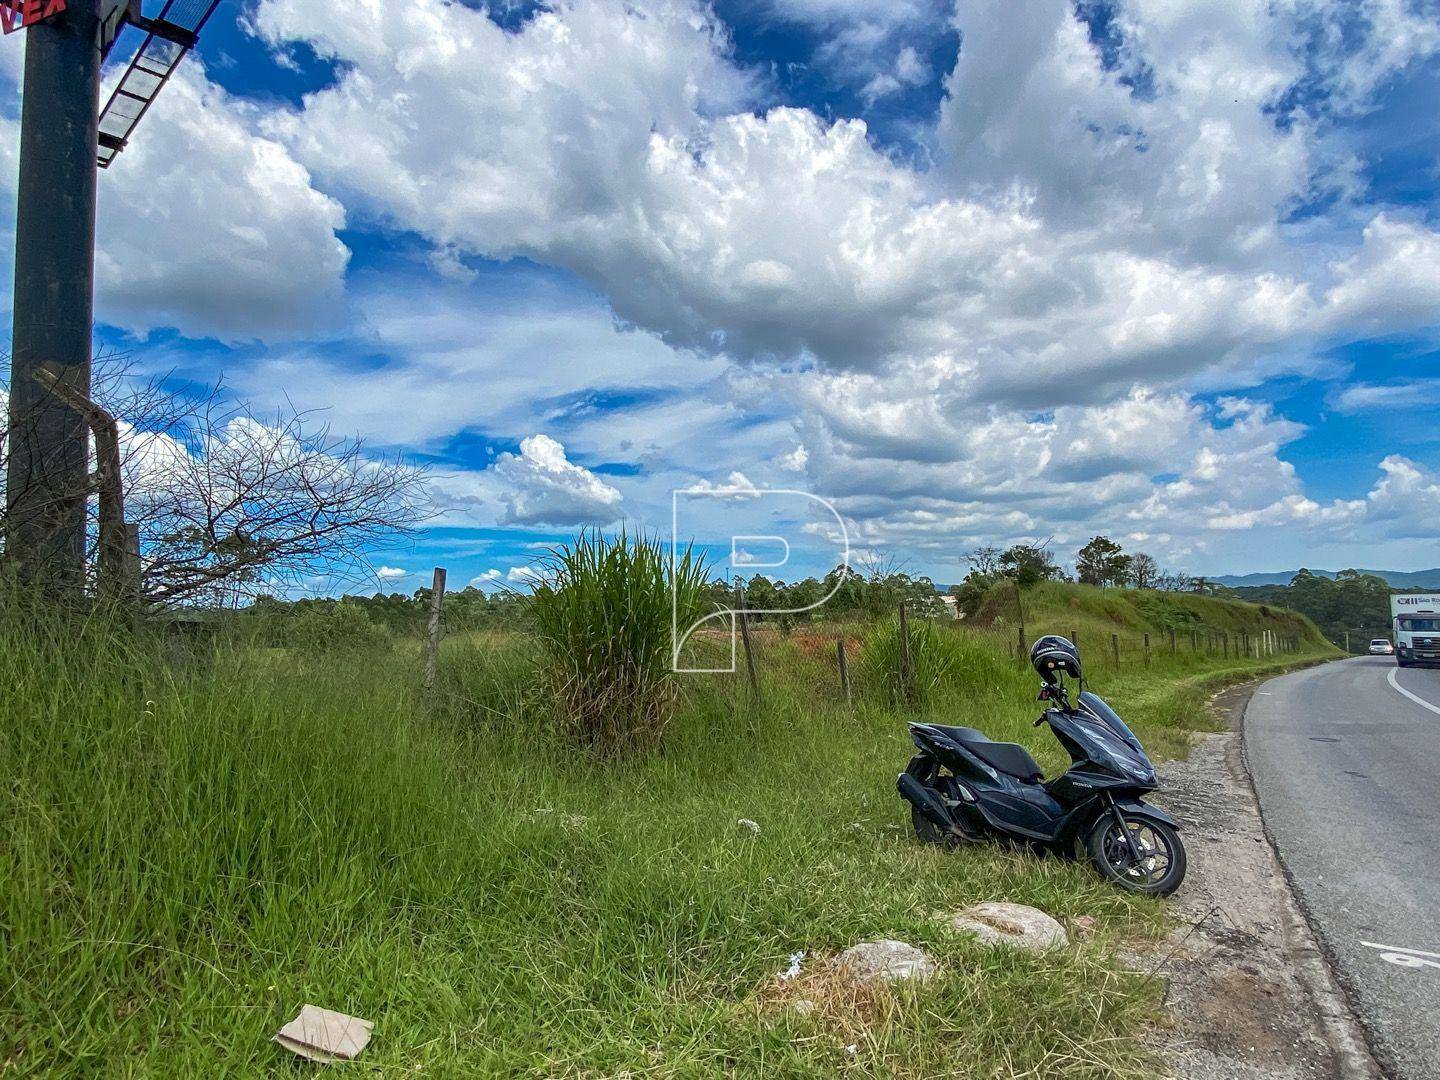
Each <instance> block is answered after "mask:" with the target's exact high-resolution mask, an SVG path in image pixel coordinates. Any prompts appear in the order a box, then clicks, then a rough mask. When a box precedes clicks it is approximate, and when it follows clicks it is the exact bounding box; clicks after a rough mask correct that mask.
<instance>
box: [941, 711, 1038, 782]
mask: <svg viewBox="0 0 1440 1080" xmlns="http://www.w3.org/2000/svg"><path fill="white" fill-rule="evenodd" d="M935 726H936V728H937V729H938V730H940V731H942V732H944V733H945V734H946V735H948V736H949V737H950V738H952V739H954V740H955V741H956V742H958V743H960V744H961V745H962V746H964V747H965V749H966V750H969V751H970V752H971V753H972V754H974V755H975V756H976V757H978V758H979V759H980V760H981V761H983V762H985V764H987V765H989V766H990V767H991V768H992V769H998V770H1000V771H1001V772H1003V773H1005V774H1006V775H1007V776H1013V777H1016V778H1017V779H1020V780H1025V781H1027V782H1029V783H1039V782H1040V781H1041V780H1043V779H1045V774H1044V773H1043V772H1042V771H1041V770H1040V766H1039V765H1038V764H1037V763H1036V761H1035V759H1034V758H1033V757H1031V756H1030V751H1028V750H1026V749H1025V748H1024V747H1023V746H1021V745H1020V744H1019V743H1013V742H992V741H991V740H990V739H989V738H988V737H986V735H985V733H984V732H983V731H977V730H975V729H974V728H969V727H941V726H940V725H939V724H937V725H935Z"/></svg>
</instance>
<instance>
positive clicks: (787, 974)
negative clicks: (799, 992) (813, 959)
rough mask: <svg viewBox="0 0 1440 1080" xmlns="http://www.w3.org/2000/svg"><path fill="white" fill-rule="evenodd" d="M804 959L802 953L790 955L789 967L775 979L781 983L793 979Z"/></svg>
mask: <svg viewBox="0 0 1440 1080" xmlns="http://www.w3.org/2000/svg"><path fill="white" fill-rule="evenodd" d="M804 959H805V954H804V953H803V952H792V953H791V954H790V966H789V967H788V968H786V969H785V970H784V971H782V972H780V974H779V975H777V976H775V977H776V978H777V979H780V980H782V981H784V980H786V979H793V978H795V976H796V975H799V974H800V962H801V961H802V960H804Z"/></svg>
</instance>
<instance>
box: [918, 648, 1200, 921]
mask: <svg viewBox="0 0 1440 1080" xmlns="http://www.w3.org/2000/svg"><path fill="white" fill-rule="evenodd" d="M1030 661H1031V664H1032V666H1033V667H1034V668H1035V670H1036V671H1037V672H1038V673H1039V675H1040V677H1041V680H1042V683H1043V685H1042V686H1041V688H1040V697H1039V700H1041V701H1048V702H1050V707H1049V708H1047V709H1046V710H1045V713H1044V715H1043V716H1041V717H1040V719H1038V720H1036V721H1035V726H1036V727H1038V726H1039V725H1041V724H1049V725H1050V730H1051V732H1052V733H1053V734H1054V735H1055V737H1056V738H1057V739H1059V740H1060V744H1061V745H1062V746H1064V747H1065V749H1066V750H1067V751H1068V752H1069V754H1070V758H1071V761H1072V763H1073V764H1071V766H1070V768H1069V769H1068V770H1067V771H1066V772H1065V773H1064V774H1063V775H1061V776H1058V777H1056V778H1055V779H1054V780H1051V781H1048V782H1047V781H1046V780H1045V777H1044V776H1043V775H1042V773H1041V771H1040V767H1039V765H1037V764H1036V763H1035V759H1034V758H1032V757H1031V756H1030V754H1029V753H1028V752H1027V751H1026V750H1025V748H1024V747H1023V746H1021V745H1019V744H1018V743H1001V742H991V741H990V740H989V739H988V738H986V737H985V735H984V734H982V733H981V732H979V731H976V730H975V729H974V728H967V727H946V726H943V725H940V724H911V725H910V736H911V738H913V739H914V740H915V745H916V746H917V747H919V749H920V753H918V754H916V755H915V757H914V758H912V759H911V761H910V765H909V767H908V768H906V770H905V771H904V772H903V773H901V774H900V778H899V780H898V782H897V784H896V786H897V787H898V788H899V791H900V794H901V795H902V796H903V797H904V798H905V800H906V801H907V802H909V803H910V806H911V818H912V820H913V821H914V824H915V834H916V836H918V837H919V838H920V839H921V840H922V841H924V842H926V843H931V844H945V845H947V846H953V845H955V844H958V843H961V842H967V841H979V840H987V839H1006V840H1011V841H1019V842H1022V843H1028V844H1030V845H1033V846H1036V847H1040V848H1042V849H1046V850H1051V851H1054V852H1057V853H1059V854H1063V855H1071V854H1073V853H1075V851H1076V849H1077V847H1078V846H1079V845H1083V846H1084V848H1085V851H1086V853H1087V854H1088V855H1089V857H1090V860H1091V862H1092V863H1094V865H1095V868H1096V869H1097V870H1098V871H1099V872H1100V874H1101V875H1102V876H1103V877H1105V878H1106V879H1108V880H1109V881H1111V882H1113V883H1115V884H1116V885H1119V886H1121V887H1122V888H1125V889H1128V890H1131V891H1133V892H1138V893H1145V894H1147V895H1150V896H1169V895H1170V894H1171V893H1173V892H1174V891H1175V890H1176V889H1178V888H1179V887H1180V883H1181V882H1182V881H1183V880H1184V879H1185V847H1184V845H1183V844H1182V843H1181V842H1180V836H1179V832H1178V830H1179V828H1180V825H1179V823H1178V822H1177V821H1176V820H1175V819H1174V818H1172V817H1171V816H1170V815H1169V814H1167V813H1165V811H1163V810H1161V809H1159V808H1158V807H1154V806H1151V805H1149V804H1148V803H1146V802H1144V801H1143V800H1142V798H1141V796H1142V795H1144V794H1145V793H1147V792H1150V791H1154V790H1155V788H1156V787H1157V786H1158V784H1157V781H1156V779H1155V766H1154V765H1152V764H1151V763H1150V759H1149V758H1148V757H1146V756H1145V750H1144V748H1143V747H1142V746H1141V745H1140V740H1139V739H1137V738H1135V736H1134V734H1133V733H1132V732H1131V731H1130V728H1129V727H1127V726H1126V724H1125V721H1123V720H1121V719H1120V717H1119V716H1118V715H1116V713H1115V710H1113V709H1112V708H1110V706H1109V705H1107V704H1105V702H1104V701H1102V700H1101V699H1100V697H1099V696H1098V695H1096V694H1092V693H1090V692H1089V691H1088V690H1082V692H1081V693H1080V695H1079V697H1078V698H1077V700H1076V702H1075V704H1074V705H1073V706H1072V704H1071V702H1070V698H1069V694H1068V692H1067V690H1066V687H1065V676H1067V675H1068V676H1070V677H1071V678H1073V679H1075V680H1077V681H1078V680H1079V679H1080V678H1081V669H1080V656H1079V653H1078V652H1077V651H1076V649H1075V646H1074V645H1072V644H1071V643H1070V642H1069V641H1068V640H1067V639H1065V638H1063V637H1058V636H1055V635H1051V636H1048V637H1043V638H1041V639H1040V640H1039V641H1037V642H1035V645H1034V647H1033V648H1032V649H1031V651H1030Z"/></svg>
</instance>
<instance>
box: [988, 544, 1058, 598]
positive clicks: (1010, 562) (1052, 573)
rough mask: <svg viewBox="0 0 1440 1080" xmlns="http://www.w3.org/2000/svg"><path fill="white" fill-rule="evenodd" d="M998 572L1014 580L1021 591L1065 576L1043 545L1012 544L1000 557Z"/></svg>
mask: <svg viewBox="0 0 1440 1080" xmlns="http://www.w3.org/2000/svg"><path fill="white" fill-rule="evenodd" d="M1000 572H1001V573H1002V574H1004V575H1005V576H1006V577H1009V578H1014V579H1015V581H1016V583H1017V584H1019V586H1020V587H1021V588H1022V589H1023V588H1026V587H1028V586H1030V585H1035V584H1038V583H1039V582H1041V581H1057V580H1059V579H1061V578H1063V577H1064V576H1065V575H1064V573H1063V572H1062V571H1061V569H1060V567H1058V566H1056V565H1055V560H1054V558H1053V557H1052V556H1051V555H1050V552H1049V551H1047V550H1046V548H1045V545H1044V544H1014V545H1012V546H1011V547H1008V548H1006V549H1005V550H1004V552H1002V553H1001V555H1000Z"/></svg>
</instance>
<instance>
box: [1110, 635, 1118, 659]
mask: <svg viewBox="0 0 1440 1080" xmlns="http://www.w3.org/2000/svg"><path fill="white" fill-rule="evenodd" d="M1110 655H1111V656H1112V657H1113V658H1114V660H1115V666H1116V667H1119V666H1120V635H1119V634H1111V635H1110Z"/></svg>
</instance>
